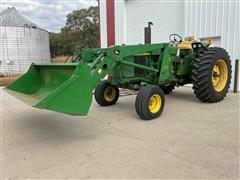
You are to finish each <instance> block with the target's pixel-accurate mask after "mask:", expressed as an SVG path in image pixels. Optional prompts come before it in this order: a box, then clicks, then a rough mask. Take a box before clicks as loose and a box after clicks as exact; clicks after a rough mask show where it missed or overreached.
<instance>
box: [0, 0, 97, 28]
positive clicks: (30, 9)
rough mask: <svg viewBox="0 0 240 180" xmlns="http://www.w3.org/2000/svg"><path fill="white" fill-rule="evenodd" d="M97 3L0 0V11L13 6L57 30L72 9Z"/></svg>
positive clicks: (39, 23)
mask: <svg viewBox="0 0 240 180" xmlns="http://www.w3.org/2000/svg"><path fill="white" fill-rule="evenodd" d="M91 5H97V0H0V11H2V10H4V9H6V8H7V7H15V8H16V9H17V10H18V11H19V12H21V13H22V14H24V15H25V16H27V17H28V18H29V19H31V20H32V21H33V22H34V23H36V24H38V25H40V26H42V27H43V28H45V29H47V30H48V31H54V32H59V31H60V29H61V28H62V27H63V26H64V25H65V22H66V15H67V14H68V13H70V12H72V10H77V9H81V8H87V7H89V6H91Z"/></svg>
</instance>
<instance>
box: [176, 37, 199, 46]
mask: <svg viewBox="0 0 240 180" xmlns="http://www.w3.org/2000/svg"><path fill="white" fill-rule="evenodd" d="M195 42H196V40H195V39H194V36H187V37H185V38H184V41H183V42H181V43H179V44H177V48H178V49H192V43H195Z"/></svg>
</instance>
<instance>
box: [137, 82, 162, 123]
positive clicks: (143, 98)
mask: <svg viewBox="0 0 240 180" xmlns="http://www.w3.org/2000/svg"><path fill="white" fill-rule="evenodd" d="M164 104H165V97H164V92H163V91H162V90H161V88H160V87H158V86H153V85H148V86H145V87H142V88H141V89H140V91H139V93H138V95H137V97H136V101H135V109H136V112H137V114H138V115H139V116H140V118H142V119H144V120H151V119H155V118H157V117H159V116H160V115H161V113H162V111H163V108H164Z"/></svg>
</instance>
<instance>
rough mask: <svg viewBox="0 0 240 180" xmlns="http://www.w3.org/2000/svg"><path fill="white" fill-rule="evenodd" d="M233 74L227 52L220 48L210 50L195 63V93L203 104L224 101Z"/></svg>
mask: <svg viewBox="0 0 240 180" xmlns="http://www.w3.org/2000/svg"><path fill="white" fill-rule="evenodd" d="M231 73H232V70H231V62H230V58H229V55H228V53H227V51H226V50H224V49H222V48H218V47H211V48H209V49H208V50H207V51H205V52H204V53H203V54H202V55H200V57H199V58H197V59H195V60H194V62H193V68H192V83H193V90H194V93H195V94H196V96H197V97H198V98H199V99H200V100H201V101H203V102H209V103H213V102H219V101H221V100H223V99H224V97H225V96H226V94H227V92H228V88H229V85H230V82H231Z"/></svg>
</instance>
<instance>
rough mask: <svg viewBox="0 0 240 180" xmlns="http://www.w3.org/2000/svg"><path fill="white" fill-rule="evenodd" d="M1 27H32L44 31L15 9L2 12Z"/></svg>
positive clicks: (0, 16) (0, 17)
mask: <svg viewBox="0 0 240 180" xmlns="http://www.w3.org/2000/svg"><path fill="white" fill-rule="evenodd" d="M0 26H14V27H31V28H37V29H43V28H42V27H41V26H39V25H37V24H35V23H33V22H32V21H31V20H30V19H28V18H27V17H25V16H24V15H22V14H20V13H19V12H18V11H17V10H16V9H15V7H12V8H7V9H6V10H4V11H2V12H0Z"/></svg>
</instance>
